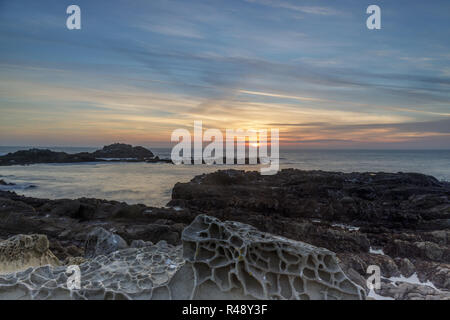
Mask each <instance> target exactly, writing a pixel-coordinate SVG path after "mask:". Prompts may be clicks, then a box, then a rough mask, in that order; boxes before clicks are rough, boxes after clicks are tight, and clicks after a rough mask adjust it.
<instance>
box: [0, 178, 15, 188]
mask: <svg viewBox="0 0 450 320" xmlns="http://www.w3.org/2000/svg"><path fill="white" fill-rule="evenodd" d="M0 186H15V183H8V182H6V181H4V180H2V179H0Z"/></svg>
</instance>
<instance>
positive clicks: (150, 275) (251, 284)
mask: <svg viewBox="0 0 450 320" xmlns="http://www.w3.org/2000/svg"><path fill="white" fill-rule="evenodd" d="M96 232H97V233H101V234H104V232H103V231H96ZM183 257H184V258H183ZM67 262H68V263H74V264H76V263H77V262H81V260H75V259H72V260H70V259H69V260H68V261H67ZM79 269H80V273H81V277H80V283H79V285H80V286H79V287H78V288H77V287H73V288H68V281H67V280H68V275H69V273H68V269H67V267H50V266H46V267H37V268H30V269H28V270H26V271H23V272H17V273H14V274H10V275H7V276H1V275H0V299H17V298H19V297H20V298H21V299H39V300H40V299H154V300H158V299H208V300H211V299H225V298H226V299H242V298H253V299H255V298H256V299H280V298H281V299H363V298H364V297H365V293H364V291H363V290H362V288H360V287H359V286H357V285H356V284H354V283H353V282H352V281H350V280H349V279H348V278H347V277H346V276H345V274H344V273H343V272H342V271H341V269H340V268H339V266H338V264H337V261H336V259H335V256H334V254H333V253H332V252H330V251H328V250H325V249H322V248H317V247H314V246H310V245H308V244H306V243H301V242H296V241H292V240H289V239H286V238H283V237H278V236H273V235H270V234H266V233H262V232H259V231H258V230H256V229H255V228H253V227H251V226H248V225H244V224H241V223H236V222H220V221H219V220H217V219H215V218H212V217H208V216H204V215H202V216H198V217H197V218H196V219H195V221H194V222H193V223H192V224H191V225H190V226H189V227H187V228H186V229H185V230H184V232H183V246H182V247H181V246H177V247H173V246H171V245H169V244H167V243H166V242H164V241H160V242H158V244H156V245H149V246H144V247H141V248H127V249H122V250H118V251H114V252H112V253H109V254H107V255H98V256H96V257H95V258H91V259H89V260H87V261H85V262H83V263H81V264H80V265H79Z"/></svg>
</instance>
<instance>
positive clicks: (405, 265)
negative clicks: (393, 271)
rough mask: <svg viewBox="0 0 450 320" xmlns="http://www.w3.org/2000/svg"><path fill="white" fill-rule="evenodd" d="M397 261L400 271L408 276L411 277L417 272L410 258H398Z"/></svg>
mask: <svg viewBox="0 0 450 320" xmlns="http://www.w3.org/2000/svg"><path fill="white" fill-rule="evenodd" d="M395 263H396V264H397V266H398V268H399V270H400V273H401V274H402V275H403V276H405V277H406V278H409V277H410V276H412V275H413V274H414V273H415V272H416V268H415V267H414V265H413V264H412V262H411V261H409V259H408V258H396V259H395Z"/></svg>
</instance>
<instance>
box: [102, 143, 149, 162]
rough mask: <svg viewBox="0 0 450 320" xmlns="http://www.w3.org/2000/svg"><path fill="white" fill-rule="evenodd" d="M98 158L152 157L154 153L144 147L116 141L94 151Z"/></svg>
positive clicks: (141, 158)
mask: <svg viewBox="0 0 450 320" xmlns="http://www.w3.org/2000/svg"><path fill="white" fill-rule="evenodd" d="M93 155H94V156H95V157H96V158H135V159H140V160H144V159H151V158H153V157H154V155H153V153H152V152H151V151H150V150H148V149H146V148H144V147H133V146H132V145H129V144H124V143H114V144H111V145H109V146H104V147H103V149H101V150H97V151H95V152H94V153H93Z"/></svg>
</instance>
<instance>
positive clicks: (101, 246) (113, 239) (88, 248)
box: [84, 227, 128, 258]
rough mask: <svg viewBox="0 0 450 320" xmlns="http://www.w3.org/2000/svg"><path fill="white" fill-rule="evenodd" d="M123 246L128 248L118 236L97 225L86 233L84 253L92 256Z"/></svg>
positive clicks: (107, 252) (87, 256)
mask: <svg viewBox="0 0 450 320" xmlns="http://www.w3.org/2000/svg"><path fill="white" fill-rule="evenodd" d="M125 248H128V245H127V243H126V241H125V240H123V239H122V238H121V237H120V236H118V235H116V234H114V233H112V232H109V231H107V230H105V229H103V228H101V227H97V228H95V229H94V230H92V231H91V232H90V233H89V234H88V238H87V240H86V244H85V248H84V252H85V253H84V254H85V257H86V258H93V257H96V256H98V255H107V254H109V253H111V252H114V251H118V250H121V249H125Z"/></svg>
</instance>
